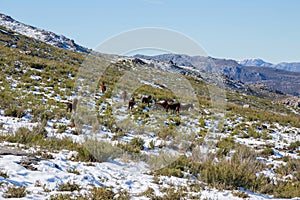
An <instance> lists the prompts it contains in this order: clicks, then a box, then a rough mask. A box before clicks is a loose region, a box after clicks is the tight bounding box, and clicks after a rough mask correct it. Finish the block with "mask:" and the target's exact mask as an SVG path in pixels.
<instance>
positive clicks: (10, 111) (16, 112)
mask: <svg viewBox="0 0 300 200" xmlns="http://www.w3.org/2000/svg"><path fill="white" fill-rule="evenodd" d="M4 115H5V116H8V117H18V118H22V117H24V116H25V115H26V111H25V109H24V108H22V107H17V106H10V107H8V108H7V109H6V110H5V111H4Z"/></svg>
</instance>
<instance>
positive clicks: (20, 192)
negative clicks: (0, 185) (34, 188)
mask: <svg viewBox="0 0 300 200" xmlns="http://www.w3.org/2000/svg"><path fill="white" fill-rule="evenodd" d="M25 196H26V187H25V186H22V187H16V186H9V187H8V188H7V190H6V192H5V193H4V197H5V198H22V197H25Z"/></svg>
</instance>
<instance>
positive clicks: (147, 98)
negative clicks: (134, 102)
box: [142, 95, 152, 106]
mask: <svg viewBox="0 0 300 200" xmlns="http://www.w3.org/2000/svg"><path fill="white" fill-rule="evenodd" d="M151 98H152V97H151V95H149V96H147V97H143V98H142V103H146V104H148V106H149V103H150V101H151Z"/></svg>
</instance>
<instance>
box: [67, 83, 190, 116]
mask: <svg viewBox="0 0 300 200" xmlns="http://www.w3.org/2000/svg"><path fill="white" fill-rule="evenodd" d="M99 89H100V91H101V92H102V94H104V93H105V92H106V86H105V82H101V84H100V88H99ZM120 97H121V99H122V100H123V102H124V103H125V102H126V100H127V93H126V91H123V92H122V93H121V96H120ZM77 102H78V100H77V99H76V98H75V99H73V101H72V102H68V103H67V105H66V111H67V112H72V110H74V111H75V112H76V107H77ZM140 102H141V103H143V104H147V105H148V107H150V103H152V108H153V110H158V109H160V110H165V111H166V112H168V111H169V110H171V111H172V112H173V113H179V112H180V110H189V109H190V108H192V109H193V108H194V105H193V104H186V105H182V104H180V103H179V102H174V101H172V100H159V101H158V100H154V99H152V96H151V95H148V96H142V97H141V101H140ZM136 103H137V102H136V100H135V98H134V97H131V98H130V99H129V100H128V107H127V110H132V109H133V108H134V105H135V104H136Z"/></svg>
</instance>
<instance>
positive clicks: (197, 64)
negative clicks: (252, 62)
mask: <svg viewBox="0 0 300 200" xmlns="http://www.w3.org/2000/svg"><path fill="white" fill-rule="evenodd" d="M134 57H136V58H142V59H148V60H149V59H152V60H156V61H162V62H172V63H174V64H175V65H179V66H192V67H194V68H196V69H198V70H204V71H205V72H208V73H212V74H217V75H225V76H228V77H230V78H232V79H233V80H238V81H242V82H244V83H246V84H257V83H263V84H265V85H267V86H269V87H271V88H272V89H275V90H278V91H280V92H283V93H286V94H292V95H295V96H297V95H299V94H300V73H299V72H293V71H286V70H282V69H277V68H272V67H265V66H259V67H257V66H242V65H240V64H239V63H238V62H237V61H235V60H231V59H217V58H212V57H204V56H188V55H181V54H162V55H157V56H145V55H138V54H137V55H135V56H134Z"/></svg>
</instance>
